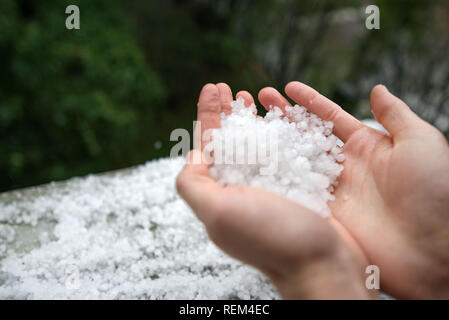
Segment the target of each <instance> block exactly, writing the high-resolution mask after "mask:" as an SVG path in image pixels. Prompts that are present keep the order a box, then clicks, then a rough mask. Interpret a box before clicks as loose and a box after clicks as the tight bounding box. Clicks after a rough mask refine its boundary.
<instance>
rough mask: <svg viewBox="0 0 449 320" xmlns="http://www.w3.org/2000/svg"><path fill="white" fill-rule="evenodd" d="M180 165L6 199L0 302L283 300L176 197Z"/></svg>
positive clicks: (172, 162) (0, 212) (0, 217)
mask: <svg viewBox="0 0 449 320" xmlns="http://www.w3.org/2000/svg"><path fill="white" fill-rule="evenodd" d="M183 163H184V160H183V159H182V158H175V159H161V160H158V161H152V162H149V163H147V164H146V165H143V166H140V167H137V168H135V169H132V170H131V171H130V172H128V173H126V174H120V173H117V174H115V175H113V176H89V177H87V178H83V179H74V180H71V181H69V182H68V183H67V184H66V185H65V186H63V187H59V188H58V187H56V188H52V190H51V191H50V192H47V193H44V194H43V195H39V196H36V197H30V198H28V199H27V198H23V199H17V200H16V201H13V202H11V203H6V201H1V198H0V299H25V298H26V299H274V298H277V297H278V294H277V293H276V291H275V290H274V289H273V287H272V286H271V284H269V282H268V281H267V280H266V278H265V277H264V276H262V275H261V274H260V273H259V272H258V271H256V270H254V269H253V268H251V267H249V266H245V265H242V264H241V263H240V262H238V261H236V260H234V259H232V258H230V257H228V256H227V255H225V254H224V253H222V252H221V251H220V250H219V249H218V248H216V247H215V245H214V244H213V243H212V242H211V241H210V240H209V239H208V237H207V234H206V232H205V229H204V227H203V225H202V224H201V223H200V222H199V221H198V220H197V219H196V217H195V215H194V214H193V213H192V211H191V210H190V209H189V208H188V207H187V205H186V204H185V203H184V201H183V200H182V199H180V198H179V196H178V195H177V193H176V190H175V187H174V181H175V177H176V175H177V174H178V172H179V171H180V169H181V167H182V166H183ZM33 237H34V238H35V239H34V240H33ZM30 238H31V240H30ZM33 241H34V242H33ZM30 243H31V244H32V245H31V246H30Z"/></svg>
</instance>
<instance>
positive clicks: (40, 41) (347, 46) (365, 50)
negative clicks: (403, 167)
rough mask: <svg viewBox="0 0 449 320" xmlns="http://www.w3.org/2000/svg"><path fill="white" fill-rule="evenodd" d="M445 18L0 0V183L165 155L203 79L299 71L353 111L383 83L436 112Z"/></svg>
mask: <svg viewBox="0 0 449 320" xmlns="http://www.w3.org/2000/svg"><path fill="white" fill-rule="evenodd" d="M372 2H374V3H376V4H377V5H379V6H380V8H381V30H373V31H367V30H366V29H365V27H364V19H365V17H366V15H365V14H364V12H363V8H364V7H366V5H368V4H371V3H372ZM69 4H75V5H78V6H79V8H80V11H81V29H80V30H67V29H66V28H65V19H66V17H67V14H65V8H66V6H68V5H69ZM448 18H449V5H448V3H447V2H445V1H443V0H440V1H439V0H430V1H421V0H396V1H391V0H378V1H368V2H366V1H357V0H341V1H324V0H303V1H295V0H285V1H279V0H261V1H250V0H239V1H237V0H217V1H212V0H166V1H143V0H141V1H139V0H95V1H89V0H72V1H51V0H41V1H33V0H1V1H0V61H1V62H0V63H1V72H0V147H1V151H2V152H1V153H0V191H1V190H8V189H11V188H17V187H23V186H28V185H34V184H39V183H45V182H48V181H52V180H60V179H65V178H68V177H71V176H74V175H84V174H88V173H94V172H101V171H106V170H113V169H118V168H123V167H128V166H132V165H135V164H139V163H143V162H145V161H147V160H150V159H153V158H157V157H161V156H167V155H168V153H169V150H170V146H171V144H172V143H171V142H170V141H169V135H170V132H171V130H172V129H174V128H179V127H184V128H187V129H189V130H191V129H192V128H191V126H192V120H194V118H195V112H196V110H195V106H196V100H197V96H198V93H199V91H200V90H201V87H202V85H204V84H205V83H207V82H214V83H215V82H227V83H229V84H230V85H231V87H232V88H233V90H234V92H237V91H238V90H248V91H250V92H252V93H253V94H254V95H255V96H256V95H257V91H258V90H259V89H261V88H262V87H263V86H275V87H277V88H279V89H282V87H283V86H284V85H285V83H286V82H287V81H290V80H300V81H303V82H306V83H308V84H310V85H312V86H313V87H315V88H316V89H317V90H319V91H322V92H323V93H325V94H326V95H327V96H328V97H329V98H331V99H334V100H335V101H337V102H338V103H340V104H341V105H342V106H343V107H344V108H346V109H347V110H348V111H351V112H352V113H354V114H356V115H358V116H362V117H366V116H367V115H369V112H367V110H369V108H367V103H368V102H367V98H368V95H369V89H370V88H371V87H372V86H373V85H374V84H376V83H378V82H382V83H385V84H387V85H389V86H390V87H391V88H392V91H393V92H395V93H397V94H398V95H400V96H401V97H403V98H404V99H406V100H407V99H409V100H408V101H409V103H410V104H411V105H413V104H415V105H418V106H425V108H422V109H417V111H419V112H420V114H421V115H423V116H424V117H425V118H426V119H427V120H429V121H431V122H437V120H438V119H440V120H441V119H442V118H441V117H440V115H442V114H445V112H447V111H448V110H449V106H448V105H447V103H446V101H448V100H449V99H448V98H449V96H448V94H449V89H448V85H447V83H449V68H448V71H447V74H446V73H445V72H446V71H445V70H446V69H445V68H446V67H448V63H447V62H444V61H445V60H447V58H446V59H445V58H444V54H445V52H449V49H448V50H446V49H447V45H448V44H449V39H448V34H447V28H448V23H447V21H448ZM445 50H446V51H445ZM429 73H430V74H429ZM430 106H433V107H432V108H430ZM420 110H421V111H420ZM426 112H427V113H426ZM448 117H449V116H448ZM448 119H449V118H448ZM443 120H444V119H443ZM443 122H444V121H443ZM443 125H444V123H443ZM442 127H443V126H442ZM159 146H162V147H161V148H159Z"/></svg>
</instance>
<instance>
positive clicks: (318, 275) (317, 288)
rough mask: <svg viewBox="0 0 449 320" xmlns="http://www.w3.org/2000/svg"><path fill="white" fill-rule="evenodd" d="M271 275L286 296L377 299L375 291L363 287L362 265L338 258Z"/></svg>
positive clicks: (289, 297) (310, 263)
mask: <svg viewBox="0 0 449 320" xmlns="http://www.w3.org/2000/svg"><path fill="white" fill-rule="evenodd" d="M343 260H344V259H343ZM270 278H271V279H272V281H273V283H274V284H275V286H276V287H277V289H278V291H279V292H280V294H281V295H282V297H283V298H285V299H325V300H327V299H374V298H377V292H369V290H368V289H366V287H365V279H364V273H363V268H362V267H360V268H359V267H357V266H356V265H354V264H353V262H352V261H342V259H340V258H338V257H326V258H322V259H320V260H318V261H312V262H308V263H305V264H302V265H300V266H298V267H297V268H295V269H294V270H292V271H291V272H289V273H284V274H277V275H275V276H271V277H270Z"/></svg>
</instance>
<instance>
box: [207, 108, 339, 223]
mask: <svg viewBox="0 0 449 320" xmlns="http://www.w3.org/2000/svg"><path fill="white" fill-rule="evenodd" d="M231 107H232V113H231V114H229V115H226V114H224V113H222V114H221V127H220V128H217V129H214V130H213V131H212V139H211V141H210V142H209V143H208V144H207V145H206V146H205V151H206V153H207V154H211V155H213V165H212V166H211V169H210V171H211V175H212V177H213V178H214V179H215V180H216V181H218V182H219V183H220V184H221V185H230V186H232V185H247V186H254V187H261V188H264V189H267V190H269V191H272V192H275V193H278V194H280V195H284V196H285V197H287V198H289V199H291V200H294V201H296V202H298V203H300V204H301V205H303V206H305V207H307V208H309V209H311V210H313V211H315V212H317V213H319V214H320V215H322V216H324V217H325V216H328V215H330V210H329V207H328V205H327V203H328V201H329V200H333V199H334V196H333V195H332V192H333V190H334V187H335V186H336V184H337V178H338V176H339V175H340V173H341V172H342V170H343V165H341V162H342V161H343V160H344V155H343V153H342V150H341V145H342V143H341V141H340V140H339V139H338V138H337V137H336V136H335V135H333V134H332V128H333V123H332V122H329V121H324V120H322V119H320V118H319V117H318V116H316V115H314V114H311V113H310V112H308V111H307V110H306V108H304V107H301V106H298V105H295V106H293V107H290V106H286V107H285V108H284V110H285V112H283V111H282V110H281V109H280V108H278V107H273V108H272V109H271V110H270V111H268V112H267V114H266V115H265V117H260V116H258V115H257V112H256V106H255V105H254V104H253V105H251V106H250V107H245V105H244V101H243V99H238V100H236V101H233V102H232V103H231Z"/></svg>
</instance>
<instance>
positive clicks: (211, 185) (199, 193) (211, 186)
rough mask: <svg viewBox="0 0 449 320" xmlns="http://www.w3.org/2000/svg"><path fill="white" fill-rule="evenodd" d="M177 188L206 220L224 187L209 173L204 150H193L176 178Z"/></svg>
mask: <svg viewBox="0 0 449 320" xmlns="http://www.w3.org/2000/svg"><path fill="white" fill-rule="evenodd" d="M176 189H177V190H178V193H179V194H180V196H181V197H182V198H183V199H184V200H185V201H186V202H187V204H188V205H189V206H190V207H191V208H192V210H193V211H194V212H195V213H196V214H197V216H198V218H199V219H200V220H201V221H203V222H206V221H205V219H207V216H208V214H207V213H208V212H211V211H212V210H213V209H214V208H215V203H216V202H217V200H219V198H220V195H221V191H222V190H223V188H222V187H221V186H220V185H219V184H218V183H216V182H215V181H214V180H213V179H212V177H211V176H210V173H209V168H208V167H207V164H206V163H204V162H203V161H202V152H201V151H199V150H195V149H194V150H191V151H190V152H189V154H188V156H187V162H186V165H185V166H184V168H183V169H182V171H181V172H180V173H179V175H178V177H177V178H176Z"/></svg>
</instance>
